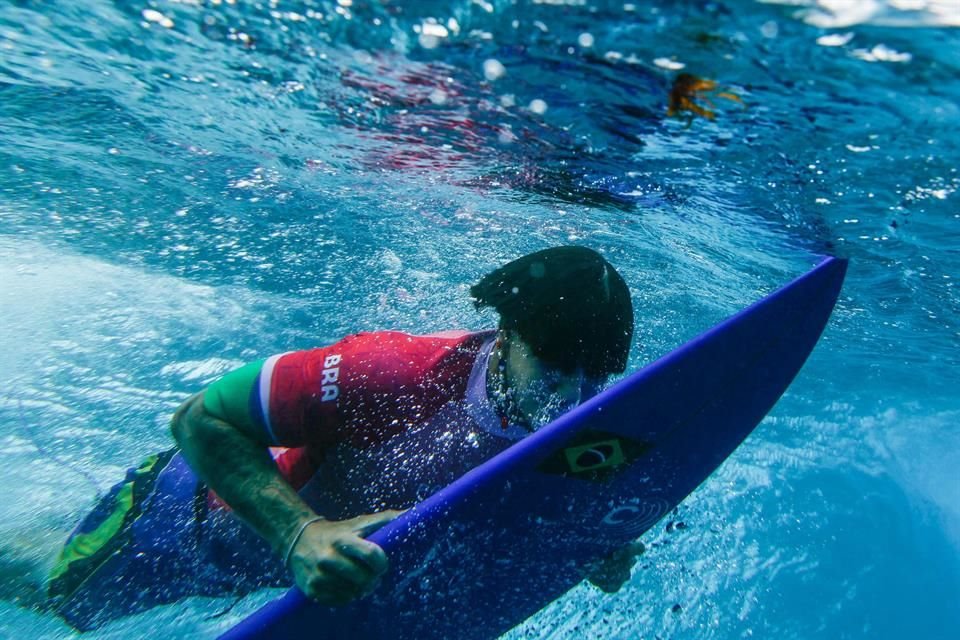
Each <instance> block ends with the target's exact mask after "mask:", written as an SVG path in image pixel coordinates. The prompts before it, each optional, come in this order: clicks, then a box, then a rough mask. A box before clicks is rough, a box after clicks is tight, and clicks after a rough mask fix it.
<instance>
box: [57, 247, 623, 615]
mask: <svg viewBox="0 0 960 640" xmlns="http://www.w3.org/2000/svg"><path fill="white" fill-rule="evenodd" d="M470 293H471V295H472V297H473V302H474V305H475V306H476V307H477V308H478V309H482V308H484V307H490V308H493V309H494V310H495V311H496V312H497V313H498V314H499V325H498V327H497V329H495V330H489V331H480V332H464V331H458V332H448V333H442V334H433V335H428V336H414V335H409V334H405V333H400V332H393V331H378V332H372V333H360V334H357V335H353V336H349V337H346V338H344V339H342V340H340V341H338V342H336V343H334V344H332V345H329V346H326V347H322V348H318V349H312V350H307V351H298V352H292V353H286V354H281V355H277V356H273V357H270V358H266V359H264V360H260V361H257V362H254V363H251V364H248V365H246V366H244V367H241V368H239V369H237V370H235V371H233V372H231V373H228V374H227V375H225V376H224V377H223V378H221V379H220V380H218V381H216V382H214V383H213V384H211V385H210V386H209V387H207V388H206V389H205V390H203V391H201V392H199V393H197V394H196V395H194V396H193V397H191V398H190V399H188V400H187V401H186V402H185V403H184V404H183V405H182V406H181V407H180V408H179V409H178V410H177V412H176V413H175V415H174V416H173V420H172V432H173V435H174V437H175V439H176V441H177V444H178V447H176V448H174V449H171V450H170V451H167V452H164V453H161V454H158V455H154V456H151V457H150V458H148V459H147V460H146V461H145V462H144V463H143V464H141V465H140V466H139V467H138V468H136V469H132V470H131V471H130V472H128V474H127V477H126V479H125V480H124V481H123V482H121V483H120V484H118V485H116V486H115V487H114V488H113V490H112V491H111V492H110V493H109V494H108V495H107V496H105V497H104V498H103V499H102V500H101V501H100V502H99V504H98V506H97V507H96V508H95V509H94V511H93V512H92V513H90V514H89V515H88V516H87V517H86V519H85V520H84V521H83V522H82V523H81V525H80V526H79V527H78V528H77V530H76V531H74V533H73V535H72V536H71V537H70V539H69V540H68V541H67V543H66V545H65V547H64V548H63V551H62V552H61V554H60V559H59V561H58V562H57V563H56V565H55V567H54V569H53V573H52V576H51V580H50V582H49V588H48V590H49V594H50V603H51V606H52V607H53V608H54V610H55V611H56V612H57V613H58V614H59V615H61V616H62V617H63V618H64V619H65V620H67V621H68V622H69V623H70V624H71V625H73V626H74V627H76V628H78V629H90V628H95V627H97V626H99V625H101V624H103V623H104V622H106V621H108V620H110V619H113V618H116V617H119V616H123V615H128V614H131V613H136V612H138V611H142V610H145V609H147V608H149V607H151V606H154V605H157V604H163V603H169V602H174V601H177V600H180V599H182V598H184V597H186V596H189V595H206V596H223V595H229V594H236V595H242V594H245V593H248V592H250V591H252V590H254V589H257V588H261V587H265V586H288V585H289V584H290V580H291V576H292V579H293V581H294V582H295V583H296V585H297V586H298V587H299V588H300V589H301V590H302V591H303V592H304V593H305V594H306V595H308V596H309V597H311V598H313V599H315V600H317V601H319V602H321V603H324V604H328V605H338V604H344V603H347V602H349V601H351V600H353V599H355V598H358V597H362V596H364V595H365V594H368V593H369V592H370V591H371V590H373V589H374V588H375V587H376V585H377V583H378V579H379V578H380V576H382V575H383V573H384V572H385V571H386V570H387V568H388V558H387V557H386V555H385V554H384V552H383V550H382V549H381V548H380V547H378V546H377V545H376V544H374V543H372V542H369V541H367V540H365V539H364V536H366V535H369V534H370V533H372V532H373V531H374V530H376V529H377V528H379V527H381V526H383V525H384V524H386V523H387V522H389V521H390V520H391V519H393V518H395V517H396V516H397V515H398V514H399V513H401V511H400V510H402V509H407V508H409V507H411V506H413V505H414V504H416V503H417V502H419V501H421V500H423V499H425V498H426V497H428V496H429V495H430V494H432V493H434V492H436V491H437V490H439V489H441V488H443V487H444V486H446V485H447V484H449V483H450V482H452V481H453V480H455V479H456V478H458V477H460V476H461V475H463V473H465V472H466V471H467V470H469V469H470V468H472V467H475V466H477V465H478V464H480V463H482V462H484V461H485V460H487V459H489V458H490V457H491V456H493V455H495V454H496V453H499V452H500V451H502V450H504V449H505V448H507V447H509V446H510V445H511V444H513V443H514V442H516V441H517V440H519V439H521V438H523V437H524V436H526V435H528V434H530V433H532V432H534V431H536V430H537V429H538V428H539V427H541V426H543V425H545V424H547V423H548V422H550V421H551V420H553V419H554V418H556V417H558V416H560V415H561V414H563V413H564V412H566V411H568V410H569V409H571V408H572V407H574V406H576V405H577V404H579V403H581V402H583V401H584V400H586V399H587V398H589V397H591V396H592V395H594V394H596V393H597V392H598V391H599V390H600V389H601V388H602V387H603V385H604V383H605V382H606V380H607V378H608V376H610V375H611V374H616V373H621V372H623V371H624V369H625V367H626V364H627V356H628V353H629V349H630V343H631V340H632V336H633V308H632V303H631V300H630V293H629V290H628V288H627V285H626V283H625V282H624V280H623V278H622V277H621V276H620V274H619V273H617V271H616V270H615V269H614V267H613V266H612V265H611V264H610V263H609V262H607V260H606V259H604V258H603V257H602V256H601V255H600V254H598V253H597V252H595V251H593V250H590V249H587V248H584V247H575V246H565V247H555V248H552V249H547V250H544V251H539V252H536V253H533V254H530V255H527V256H524V257H521V258H519V259H517V260H514V261H512V262H510V263H508V264H506V265H504V266H502V267H500V268H499V269H496V270H495V271H493V272H491V273H489V274H488V275H486V276H485V277H483V278H482V279H481V280H480V281H479V282H478V283H477V284H476V285H474V286H473V287H472V288H471V289H470ZM241 521H242V522H241ZM244 523H245V524H244ZM252 532H255V534H254V533H252ZM637 545H639V543H637ZM641 549H642V545H640V546H631V547H628V548H626V549H624V550H621V551H620V552H618V553H617V554H614V555H612V556H611V557H610V558H608V559H607V561H605V562H603V563H601V564H600V565H597V566H594V567H590V568H587V569H585V570H584V573H585V574H589V575H588V576H585V577H588V578H589V579H591V581H592V582H593V583H594V584H596V585H597V586H599V587H600V588H602V589H604V590H606V591H615V590H617V589H619V587H620V586H621V585H622V584H623V583H624V582H625V580H626V579H627V578H629V572H630V567H631V566H632V564H633V560H634V557H635V555H637V553H639V552H640V550H641Z"/></svg>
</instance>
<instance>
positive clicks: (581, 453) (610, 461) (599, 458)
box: [563, 439, 624, 473]
mask: <svg viewBox="0 0 960 640" xmlns="http://www.w3.org/2000/svg"><path fill="white" fill-rule="evenodd" d="M563 455H564V457H565V458H566V459H567V464H568V465H569V466H570V471H572V472H574V473H581V472H583V471H595V470H597V469H604V468H606V467H615V466H617V465H618V464H623V461H624V456H623V448H622V447H621V446H620V441H619V440H616V439H614V440H602V441H600V442H592V443H590V444H585V445H580V446H578V447H570V448H569V449H564V450H563Z"/></svg>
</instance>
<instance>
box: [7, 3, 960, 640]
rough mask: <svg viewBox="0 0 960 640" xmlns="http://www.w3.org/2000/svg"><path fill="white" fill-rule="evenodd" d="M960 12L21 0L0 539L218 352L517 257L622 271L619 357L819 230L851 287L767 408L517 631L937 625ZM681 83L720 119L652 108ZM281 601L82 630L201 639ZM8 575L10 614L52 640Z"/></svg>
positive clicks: (449, 314)
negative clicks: (623, 575)
mask: <svg viewBox="0 0 960 640" xmlns="http://www.w3.org/2000/svg"><path fill="white" fill-rule="evenodd" d="M958 23H960V3H957V2H952V1H950V0H941V1H939V2H937V1H931V2H925V1H923V0H919V1H910V2H906V1H905V0H897V1H894V0H889V1H888V2H886V3H884V2H879V1H877V0H862V1H860V2H826V1H823V2H819V3H815V2H806V3H804V2H802V1H801V2H789V3H784V4H778V3H759V2H750V1H747V0H738V1H734V2H713V3H701V2H657V3H635V4H630V3H627V4H625V3H623V2H598V1H590V0H567V1H563V0H549V1H548V0H541V1H540V2H527V1H520V0H517V1H516V2H503V1H497V0H489V1H487V0H475V1H473V2H467V1H466V0H459V1H457V2H443V3H441V2H416V3H414V2H391V1H388V0H380V1H377V2H372V1H361V0H353V1H352V2H351V1H350V0H340V2H320V1H315V2H311V1H306V0H301V1H292V0H291V1H282V2H281V1H273V2H244V1H242V0H236V1H228V0H222V1H218V0H179V1H176V0H154V1H150V2H144V1H142V0H141V1H140V2H126V1H124V2H120V1H116V2H108V1H106V0H88V1H85V2H80V1H79V0H76V1H72V2H67V1H63V0H61V1H51V2H42V3H41V2H32V1H28V0H7V2H5V3H3V4H2V5H0V304H2V308H0V353H2V364H3V366H2V373H0V376H2V377H0V381H2V391H0V424H2V425H3V426H2V427H0V488H2V489H3V492H4V494H5V497H4V500H3V501H0V516H2V517H0V523H2V524H0V533H2V535H3V536H4V539H5V540H7V542H8V545H7V547H8V548H13V549H14V550H15V554H19V555H18V557H23V558H25V559H26V560H30V559H31V558H32V559H34V560H35V559H38V558H42V557H46V556H44V553H45V550H48V549H49V548H51V546H53V545H55V544H56V543H58V542H60V541H62V539H63V537H64V536H65V535H66V532H67V531H68V530H69V529H70V528H71V527H72V526H73V524H74V523H75V521H76V520H77V518H79V517H80V516H81V515H82V514H83V513H85V511H86V510H87V509H88V508H89V507H90V505H91V503H92V501H93V500H94V499H95V497H96V495H97V494H98V492H101V491H104V490H106V489H107V488H108V487H109V486H110V485H111V484H113V483H114V482H115V481H117V480H118V479H119V478H120V476H121V474H122V472H123V470H124V469H125V468H126V467H127V466H129V465H130V464H132V463H133V462H135V461H136V460H138V459H140V458H142V457H143V456H144V455H146V454H148V453H151V452H153V451H155V450H158V449H160V448H163V447H165V446H167V445H168V443H169V436H168V433H167V430H166V422H167V420H168V417H169V414H170V413H171V411H172V410H173V409H174V408H175V407H176V406H177V405H178V404H179V402H181V401H182V400H183V399H184V398H185V397H186V396H187V395H188V394H189V393H191V392H193V391H195V390H196V389H198V388H199V387H201V386H202V385H203V384H205V383H207V382H209V381H210V380H212V379H214V378H215V377H217V376H218V375H219V374H221V373H223V372H224V371H226V370H228V369H230V368H232V367H234V366H236V365H238V364H240V363H243V362H246V361H248V360H251V359H254V358H256V357H260V356H263V355H266V354H270V353H275V352H279V351H284V350H289V349H295V348H306V347H309V346H313V345H316V344H319V343H323V342H326V341H330V340H334V339H336V338H337V337H338V336H341V335H343V334H345V333H348V332H353V331H357V330H361V329H372V328H398V329H404V330H411V331H417V332H426V331H433V330H441V329H449V328H452V327H469V328H479V327H483V326H487V325H489V324H490V322H492V321H493V318H492V317H489V316H485V317H481V316H478V315H476V314H475V313H474V312H473V311H472V309H471V307H470V305H469V302H468V300H467V287H468V285H469V284H470V283H472V282H473V281H474V280H476V279H477V278H478V276H480V275H482V274H483V273H484V272H486V271H487V270H489V269H490V268H493V267H494V266H497V265H499V264H500V263H502V262H504V261H505V260H506V259H509V258H512V257H515V256H518V255H520V254H523V253H525V252H528V251H531V250H535V249H540V248H543V247H546V246H550V245H555V244H561V243H571V242H574V243H580V244H586V245H589V246H592V247H595V248H597V249H599V250H601V251H603V252H604V253H605V254H606V255H607V257H608V258H609V259H610V260H611V261H612V262H613V263H614V264H615V265H617V267H618V268H619V269H620V270H621V271H622V272H623V274H624V276H625V278H626V280H627V281H628V282H629V283H630V285H631V288H632V290H633V294H634V298H635V306H636V315H637V328H638V330H637V343H636V344H635V346H634V350H633V352H632V360H631V363H632V366H634V367H638V366H640V365H642V364H643V363H645V362H648V361H649V360H650V359H651V358H654V357H656V356H657V355H659V354H662V353H664V352H666V351H667V350H669V349H670V348H672V347H673V346H676V345H677V344H679V343H681V342H682V341H684V340H685V339H688V338H690V337H692V336H693V335H695V334H696V333H697V332H698V331H701V330H703V329H706V328H707V327H709V326H710V325H712V324H713V323H714V322H716V321H719V320H720V319H722V318H723V317H725V316H726V315H728V314H730V313H732V312H734V311H736V310H737V309H739V308H740V307H741V306H743V305H745V304H748V303H749V302H751V301H753V300H754V299H756V298H757V297H758V296H760V295H762V294H764V293H767V292H769V291H771V290H772V289H773V288H775V287H776V286H778V285H779V284H781V283H783V282H785V281H787V280H788V279H790V278H792V277H793V276H795V275H798V274H799V273H801V272H803V271H804V270H806V269H807V268H808V267H809V266H810V265H811V264H813V263H814V262H815V261H816V259H817V258H816V256H818V255H820V254H824V253H829V254H834V255H841V256H844V257H848V258H850V260H851V266H850V273H849V276H848V279H847V284H846V287H845V289H844V292H843V294H842V296H841V301H840V304H839V306H838V309H837V311H836V313H835V315H834V319H833V321H832V324H831V326H830V327H829V329H828V331H827V333H826V335H825V336H824V338H823V340H822V342H821V344H820V346H819V347H818V349H817V351H816V352H815V353H814V355H813V357H812V358H811V360H810V361H809V362H808V364H807V366H806V368H805V369H804V371H803V372H802V373H801V375H800V377H799V378H798V379H797V381H796V383H795V384H794V385H793V386H792V387H791V389H790V391H789V392H788V394H787V395H786V396H785V397H784V399H783V400H782V401H781V402H780V404H778V405H777V407H776V408H775V409H774V411H773V412H772V413H771V415H770V417H769V418H768V419H767V420H766V421H765V422H764V423H763V424H762V425H761V427H760V428H758V430H757V431H756V432H755V433H754V434H753V435H752V436H751V437H750V438H749V439H748V440H747V442H746V443H745V444H744V445H743V446H742V447H741V448H740V449H739V450H738V451H737V452H736V453H735V454H734V455H733V456H732V457H731V458H730V460H729V461H728V462H727V463H726V464H725V465H724V466H723V467H722V468H721V469H720V470H719V471H718V472H717V473H716V474H715V475H714V476H713V477H711V479H710V480H709V481H708V482H707V483H706V484H704V486H702V487H701V488H700V489H699V490H698V491H697V492H696V493H695V494H694V495H692V496H691V498H690V499H688V500H687V501H686V502H685V503H684V504H683V505H682V506H681V507H680V510H679V512H678V513H677V514H675V515H674V516H671V517H670V518H668V519H667V520H664V521H663V522H661V523H660V525H658V526H657V527H655V528H654V529H653V530H651V531H650V532H649V533H648V534H647V535H646V536H645V537H644V541H645V542H646V543H647V546H648V547H649V551H648V552H647V554H646V555H645V556H644V557H643V558H642V560H641V562H640V564H639V565H638V567H637V568H636V569H635V570H634V573H633V577H632V579H631V581H630V582H629V583H628V585H627V586H626V587H625V588H624V589H623V590H622V591H621V592H620V593H619V594H617V595H615V596H605V595H602V594H600V593H599V592H597V591H595V590H593V589H592V588H589V587H585V586H581V587H578V588H576V589H574V590H573V591H571V592H570V593H569V594H568V595H567V596H565V597H564V598H562V599H560V600H559V601H557V602H556V603H554V604H553V605H551V606H550V607H548V608H547V609H546V610H545V611H543V612H542V613H540V614H539V615H537V616H535V617H534V618H532V619H531V620H529V621H528V622H526V623H525V624H523V625H521V627H518V628H517V629H516V630H515V631H513V632H511V633H510V634H508V637H511V638H558V639H559V638H581V637H590V638H698V639H699V638H734V637H764V638H773V637H776V638H810V637H823V638H903V637H924V638H929V639H933V638H954V637H958V635H960V606H958V603H960V554H958V550H960V474H958V471H957V469H958V468H960V467H958V465H960V424H958V421H960V406H958V402H957V399H956V398H957V387H958V383H960V375H958V370H960V369H958V364H960V356H958V353H960V351H958V343H960V320H958V314H960V295H958V290H957V287H956V281H957V279H958V277H960V193H958V191H960V173H958V164H960V162H958V161H960V136H958V135H957V131H958V130H960V31H958V30H957V29H956V28H955V27H956V26H957V25H958ZM683 73H687V74H692V75H694V76H697V77H700V78H707V79H712V80H713V81H714V82H715V83H716V85H715V87H714V89H713V91H712V92H710V93H709V94H707V95H701V96H700V97H699V98H697V100H696V102H695V104H698V105H700V106H701V107H703V108H705V109H709V110H710V111H712V112H713V117H712V118H708V117H705V116H704V115H697V114H696V113H694V112H692V111H689V110H687V111H683V110H681V111H679V112H676V113H674V114H673V115H668V108H669V106H670V100H669V96H670V92H671V87H673V86H674V83H675V82H676V80H677V78H678V77H679V76H680V74H683ZM703 98H707V99H709V100H710V101H711V103H712V106H711V104H710V103H707V102H704V100H703ZM675 106H676V105H675ZM676 521H682V522H683V523H684V525H686V526H685V527H676V526H671V523H675V522H676ZM5 553H6V552H5ZM26 560H25V564H24V566H25V567H26V566H29V565H28V564H26ZM0 592H2V593H0V595H3V594H6V588H5V587H2V588H0ZM272 595H275V594H270V593H267V594H261V595H260V596H258V597H254V598H249V599H247V600H246V601H244V602H241V603H239V604H237V605H236V606H235V607H234V608H233V609H231V610H230V611H229V612H228V613H226V614H225V615H222V616H220V617H213V616H214V615H215V614H217V613H219V612H221V611H223V610H224V609H225V608H227V607H228V606H229V605H230V604H231V603H230V602H229V601H214V602H210V601H203V600H196V601H190V602H188V603H186V604H185V605H184V606H181V607H170V608H166V609H158V610H156V611H152V612H149V613H147V614H144V615H142V616H139V617H137V618H133V619H129V620H124V621H120V622H118V623H116V624H113V625H111V626H108V627H106V628H104V629H103V630H101V631H99V632H97V633H94V634H89V637H92V638H101V637H102V638H121V637H122V638H128V637H140V636H143V635H146V634H148V633H149V634H151V635H153V636H156V633H157V631H156V630H157V629H160V630H161V632H160V634H161V635H160V637H164V636H169V637H181V636H183V635H185V634H186V635H189V636H197V637H214V636H215V635H216V634H217V633H218V632H220V631H223V630H224V629H226V628H228V627H229V626H230V625H232V624H234V623H235V622H236V621H238V620H239V619H241V618H242V617H243V615H245V614H246V613H248V612H249V611H250V610H252V609H253V608H255V607H256V606H257V604H258V603H259V602H261V601H262V600H263V599H264V598H268V597H270V596H272ZM4 597H6V598H7V600H4V601H2V602H0V637H17V638H21V637H44V638H60V637H70V636H71V632H70V631H69V630H68V629H67V628H66V627H65V626H64V625H62V624H61V623H59V622H58V621H56V620H55V619H53V618H51V617H50V616H48V615H45V614H41V613H36V612H34V611H31V610H29V609H28V608H25V607H22V606H18V605H17V604H15V603H12V602H10V601H9V597H10V596H9V595H5V596H4ZM463 606H470V603H463Z"/></svg>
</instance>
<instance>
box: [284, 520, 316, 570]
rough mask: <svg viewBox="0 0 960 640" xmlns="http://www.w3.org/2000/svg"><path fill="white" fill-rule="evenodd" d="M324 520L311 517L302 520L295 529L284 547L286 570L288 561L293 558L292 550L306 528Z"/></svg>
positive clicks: (288, 565) (288, 564) (288, 566)
mask: <svg viewBox="0 0 960 640" xmlns="http://www.w3.org/2000/svg"><path fill="white" fill-rule="evenodd" d="M325 520H326V518H324V517H322V516H313V517H311V518H304V519H303V521H302V522H301V523H300V526H298V527H297V530H296V531H295V532H294V534H293V535H292V536H291V537H290V540H289V542H288V543H287V545H286V552H285V553H284V554H283V566H285V567H286V568H287V569H289V568H290V559H291V558H292V557H293V550H294V549H295V548H296V547H297V543H298V542H300V539H301V538H302V537H303V534H304V533H305V532H306V530H307V528H308V527H309V526H310V525H313V524H316V523H318V522H323V521H325Z"/></svg>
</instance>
